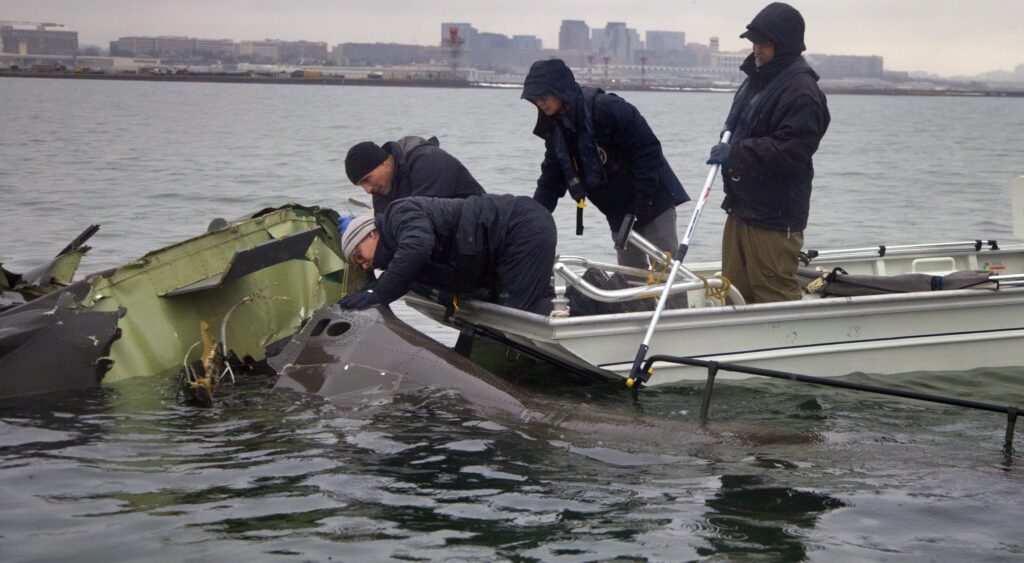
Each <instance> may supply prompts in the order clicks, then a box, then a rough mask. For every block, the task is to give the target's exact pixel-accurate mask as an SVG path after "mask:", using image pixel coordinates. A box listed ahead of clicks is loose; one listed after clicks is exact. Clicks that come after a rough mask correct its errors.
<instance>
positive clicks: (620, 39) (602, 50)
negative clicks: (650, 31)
mask: <svg viewBox="0 0 1024 563" xmlns="http://www.w3.org/2000/svg"><path fill="white" fill-rule="evenodd" d="M594 32H595V33H594V34H593V37H592V39H593V43H592V46H593V49H594V51H596V52H597V53H598V54H600V55H601V56H605V57H608V58H609V59H610V62H612V63H614V64H632V63H633V62H634V61H633V54H634V53H635V52H636V51H639V50H640V49H643V44H642V43H641V42H640V34H639V33H637V31H636V30H635V29H632V28H628V27H626V24H625V23H624V22H608V23H607V24H606V25H605V26H604V30H603V31H602V32H601V33H600V34H598V33H597V30H596V29H595V30H594ZM598 37H600V42H598Z"/></svg>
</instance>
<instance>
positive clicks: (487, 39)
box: [473, 31, 512, 49]
mask: <svg viewBox="0 0 1024 563" xmlns="http://www.w3.org/2000/svg"><path fill="white" fill-rule="evenodd" d="M473 48H475V49H511V48H512V40H511V39H509V37H508V36H507V35H502V34H500V33H488V32H486V31H482V32H480V33H477V34H476V40H475V41H474V42H473Z"/></svg>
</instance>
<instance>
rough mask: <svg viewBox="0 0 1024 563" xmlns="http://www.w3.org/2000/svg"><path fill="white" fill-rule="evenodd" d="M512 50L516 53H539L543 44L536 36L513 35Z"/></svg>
mask: <svg viewBox="0 0 1024 563" xmlns="http://www.w3.org/2000/svg"><path fill="white" fill-rule="evenodd" d="M512 48H513V49H516V50H518V51H540V50H541V49H543V48H544V42H543V41H542V40H541V39H540V37H537V36H536V35H513V36H512Z"/></svg>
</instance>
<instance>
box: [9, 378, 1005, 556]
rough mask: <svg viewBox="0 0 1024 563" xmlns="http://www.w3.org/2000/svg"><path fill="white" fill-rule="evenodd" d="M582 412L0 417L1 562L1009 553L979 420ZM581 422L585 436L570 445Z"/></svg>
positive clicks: (122, 409) (745, 389)
mask: <svg viewBox="0 0 1024 563" xmlns="http://www.w3.org/2000/svg"><path fill="white" fill-rule="evenodd" d="M1011 376H1012V374H1010V373H991V374H989V373H977V374H972V377H973V379H974V380H975V381H983V382H985V384H986V385H995V386H998V385H999V382H1000V381H1002V380H1005V381H1007V382H1009V381H1012V377H1011ZM911 379H913V376H911ZM938 381H939V383H938V385H943V382H942V379H941V378H940V379H939V380H938ZM949 390H950V389H949V388H948V387H947V389H946V391H947V392H948V391H949ZM646 391H650V393H646ZM769 391H771V392H770V393H769ZM1004 391H1005V389H1004ZM574 392H575V391H574V388H571V387H565V386H561V387H559V386H555V387H551V386H549V387H548V391H547V393H548V396H549V397H550V401H549V404H548V405H547V407H548V409H549V410H551V411H552V412H557V411H559V410H561V409H573V406H574V404H575V405H579V404H580V403H579V401H576V402H575V403H574V401H573V393H574ZM586 393H587V399H586V402H585V406H586V409H585V412H583V411H581V410H580V409H579V408H576V409H573V411H574V412H572V413H571V415H570V414H569V413H566V414H565V416H563V417H549V418H548V419H547V420H546V421H544V422H539V423H520V422H517V421H514V420H513V421H508V420H502V419H501V418H500V417H486V416H482V415H481V412H480V411H479V410H478V409H476V408H474V407H473V405H469V404H466V403H464V402H462V401H461V400H460V399H459V398H458V397H454V396H451V395H447V394H442V395H430V394H429V393H428V394H414V395H409V396H403V397H398V398H397V399H396V401H395V402H393V403H392V404H390V405H387V406H384V407H374V408H366V409H360V410H357V411H347V410H342V409H339V408H337V407H335V406H334V405H331V404H330V403H328V402H325V401H324V400H322V399H321V398H319V397H314V396H310V395H305V394H300V393H295V392H290V391H275V390H271V389H268V388H267V382H266V381H265V380H262V379H253V380H249V381H244V382H242V383H240V384H239V386H238V387H236V388H227V389H225V392H224V393H223V394H222V395H221V396H220V397H218V402H217V405H216V406H215V407H214V408H212V409H205V410H204V409H197V408H191V407H184V406H180V405H178V404H177V403H176V401H175V397H174V391H173V381H171V380H170V379H168V380H163V381H146V380H142V381H129V382H127V383H125V384H123V385H121V386H119V387H118V388H117V389H104V390H94V391H90V392H85V393H79V394H72V395H65V396H61V397H53V398H45V399H33V400H31V401H22V402H20V403H19V404H18V405H10V404H6V405H3V406H2V410H0V417H2V418H0V424H2V431H0V436H2V442H0V479H2V480H3V482H4V483H5V487H4V488H5V494H4V496H3V500H2V502H0V504H2V507H0V508H2V510H0V529H3V530H4V536H3V537H2V538H0V547H2V550H3V552H4V553H5V558H13V559H21V558H32V557H35V556H38V555H40V554H41V553H43V552H41V551H40V547H39V545H37V544H34V543H33V542H27V541H24V540H25V539H27V538H33V537H42V536H45V537H60V538H61V539H60V541H49V542H48V543H47V547H46V551H45V553H46V555H47V557H53V558H59V557H75V558H86V559H89V558H102V557H105V556H108V555H110V554H112V553H115V554H117V555H118V556H119V557H126V558H127V557H133V558H135V557H153V556H157V557H160V556H164V557H166V556H167V554H168V553H173V554H174V558H176V559H177V558H183V557H184V558H187V557H195V556H201V555H208V554H209V553H211V552H213V553H216V554H218V555H220V556H221V557H224V558H233V559H237V558H242V557H260V556H264V555H265V554H291V555H295V556H298V557H300V558H304V559H326V558H327V557H331V556H337V555H339V554H341V553H342V552H343V553H344V554H345V556H346V559H349V558H353V557H365V558H372V559H381V558H427V559H439V558H456V559H471V560H473V559H476V560H493V559H494V558H510V559H517V558H518V559H538V560H569V561H578V560H593V559H610V558H615V557H625V558H634V557H646V558H649V559H655V560H679V559H693V558H700V557H716V558H722V557H724V558H726V559H736V558H740V559H749V558H756V559H768V560H799V559H804V558H807V557H816V556H818V555H817V554H818V553H829V552H830V551H834V552H835V553H838V554H842V555H844V556H846V557H853V558H867V559H877V558H880V557H884V556H886V554H891V553H900V554H904V555H913V554H918V553H931V552H932V549H933V547H932V546H931V545H930V544H929V541H930V540H929V539H928V538H929V537H931V536H929V534H930V533H931V532H930V530H931V529H932V527H933V526H935V525H936V522H935V521H933V520H931V519H928V518H921V517H920V511H921V510H925V511H927V510H937V511H938V512H937V513H938V514H940V515H943V516H944V517H945V518H947V520H945V521H943V522H944V524H945V525H947V526H950V527H954V526H957V525H959V519H960V517H959V516H958V514H961V513H962V512H967V513H974V512H975V511H984V512H985V514H988V515H991V516H990V517H979V518H978V520H979V521H978V522H975V523H973V524H970V525H969V526H968V527H969V529H970V530H971V533H972V534H974V532H976V531H978V530H980V529H981V528H982V527H983V526H984V529H985V534H982V535H970V536H967V537H960V538H959V540H958V541H959V542H960V543H959V547H958V548H957V549H958V550H959V552H960V553H963V554H971V553H974V554H979V553H990V554H999V553H1003V554H1009V553H1020V552H1021V549H1022V546H1021V545H1020V542H1019V541H1018V539H1015V538H1017V537H1018V536H1019V526H1018V525H1017V524H1016V523H1015V522H1016V520H1014V519H1009V520H1008V519H1006V518H1004V519H1002V520H1000V519H999V518H998V515H999V514H1000V513H1002V514H1003V516H1004V517H1006V516H1009V515H1010V514H1016V513H1017V512H1016V510H1017V508H1016V506H1017V503H1019V501H1020V499H1021V493H1020V491H1021V485H1022V484H1024V479H1022V477H1021V473H1020V470H1019V469H1018V468H1015V467H1009V468H1008V467H1000V465H999V462H998V459H999V456H998V449H999V444H1000V441H999V433H1000V432H1001V426H1000V424H1001V420H996V418H997V417H995V418H994V417H986V416H980V415H977V414H975V413H963V412H960V411H956V410H952V409H951V410H948V411H946V410H943V409H940V410H938V411H934V410H928V409H922V408H918V406H917V405H912V404H909V403H907V402H900V401H880V402H879V401H869V400H866V399H864V398H863V397H859V396H851V395H848V394H844V393H834V392H832V391H831V390H817V389H804V388H800V389H794V390H793V392H789V391H786V390H779V389H778V388H777V387H774V388H773V387H771V385H769V384H765V383H762V382H748V383H745V384H731V385H722V386H721V389H720V390H719V393H720V395H718V396H716V403H715V409H714V411H713V413H714V415H713V416H712V419H711V420H710V421H708V422H707V423H706V424H700V423H699V422H698V421H696V420H695V415H694V414H693V413H695V412H696V407H697V406H698V405H699V399H700V397H699V393H698V392H697V390H694V389H689V388H683V389H677V390H668V391H660V390H657V389H648V390H645V393H644V394H643V395H642V396H640V397H639V398H638V399H637V400H636V402H634V400H633V398H632V396H631V394H630V393H627V392H622V391H621V390H618V389H617V388H616V389H610V388H600V387H591V388H589V390H588V391H586ZM140 398H142V399H140ZM577 399H578V398H577ZM638 403H639V404H640V405H641V406H642V409H638ZM640 410H643V411H644V412H643V413H641V412H640ZM579 419H583V420H587V421H590V422H591V424H589V425H575V426H574V425H572V424H567V421H572V420H579ZM631 419H635V420H637V424H636V425H635V426H630V425H629V424H628V421H629V420H631ZM649 420H659V421H661V425H658V424H647V421H649ZM624 421H626V422H624ZM666 421H667V422H666ZM698 438H699V439H698ZM908 496H909V497H911V498H921V499H927V498H930V499H932V500H931V501H928V504H925V505H922V504H921V503H920V502H916V501H915V502H913V503H910V504H909V505H908V504H907V503H906V499H907V498H908ZM865 498H866V499H871V501H870V503H869V504H865V500H864V499H865ZM866 506H869V507H870V509H869V510H868V511H867V512H866V513H865V512H863V511H864V510H865V507H866ZM927 506H932V508H931V509H928V508H927ZM908 511H909V512H908ZM858 514H861V517H860V518H864V519H866V520H865V521H864V522H860V519H859V517H858V516H857V515H858ZM882 522H894V523H895V522H899V523H900V526H902V527H903V528H902V531H901V533H900V534H899V536H898V538H899V540H898V541H896V542H895V543H893V542H887V541H885V540H884V539H878V540H872V541H867V540H866V539H865V537H866V535H865V534H866V533H867V531H869V530H870V531H871V533H874V534H879V535H880V536H881V538H884V537H885V530H884V529H878V525H879V524H881V523H882ZM913 530H916V532H915V531H913ZM954 535H955V534H954ZM168 550H170V551H168Z"/></svg>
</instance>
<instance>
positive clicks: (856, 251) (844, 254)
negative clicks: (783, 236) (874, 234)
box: [807, 240, 999, 260]
mask: <svg viewBox="0 0 1024 563" xmlns="http://www.w3.org/2000/svg"><path fill="white" fill-rule="evenodd" d="M982 250H999V243H998V242H997V241H994V240H966V241H954V242H936V243H926V244H903V245H893V246H889V245H885V244H880V245H878V246H867V247H863V248H845V249H836V250H808V251H807V255H808V256H809V257H810V259H811V260H816V259H819V258H821V259H827V260H841V259H850V258H881V257H885V256H900V255H907V254H945V253H949V252H980V251H982Z"/></svg>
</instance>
